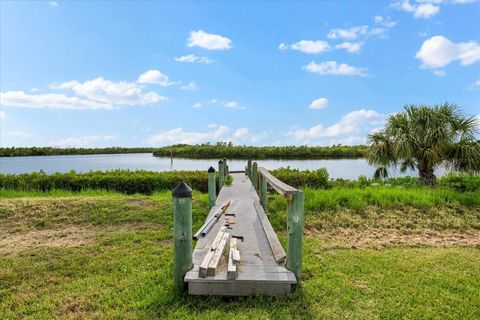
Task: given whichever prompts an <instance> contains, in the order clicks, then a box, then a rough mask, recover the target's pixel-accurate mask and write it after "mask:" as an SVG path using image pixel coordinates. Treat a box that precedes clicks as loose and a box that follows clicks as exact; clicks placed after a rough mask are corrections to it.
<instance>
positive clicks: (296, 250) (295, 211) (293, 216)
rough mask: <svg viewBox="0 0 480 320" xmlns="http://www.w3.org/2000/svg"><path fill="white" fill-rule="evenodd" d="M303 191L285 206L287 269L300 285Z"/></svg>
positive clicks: (296, 194)
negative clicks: (286, 215)
mask: <svg viewBox="0 0 480 320" xmlns="http://www.w3.org/2000/svg"><path fill="white" fill-rule="evenodd" d="M303 202H304V196H303V191H301V190H299V191H298V192H297V193H295V194H294V195H293V198H292V199H290V200H289V201H288V206H287V214H288V217H287V219H288V220H287V231H288V240H287V269H288V270H290V271H292V272H293V273H295V276H296V277H297V283H298V284H300V277H301V275H302V253H303V212H304V207H303V206H304V203H303Z"/></svg>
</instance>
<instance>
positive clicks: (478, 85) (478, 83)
mask: <svg viewBox="0 0 480 320" xmlns="http://www.w3.org/2000/svg"><path fill="white" fill-rule="evenodd" d="M468 89H470V90H476V89H480V79H478V80H477V81H475V82H474V83H472V84H471V85H470V86H469V87H468ZM0 115H1V114H0ZM0 118H1V117H0ZM479 119H480V118H479Z"/></svg>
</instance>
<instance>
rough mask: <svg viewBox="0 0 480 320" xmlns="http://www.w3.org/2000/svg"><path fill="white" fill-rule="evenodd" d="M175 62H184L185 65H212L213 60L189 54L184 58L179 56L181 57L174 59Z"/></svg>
mask: <svg viewBox="0 0 480 320" xmlns="http://www.w3.org/2000/svg"><path fill="white" fill-rule="evenodd" d="M175 61H177V62H186V63H205V64H209V63H213V60H211V59H210V58H208V57H199V56H196V55H194V54H189V55H186V56H181V57H175Z"/></svg>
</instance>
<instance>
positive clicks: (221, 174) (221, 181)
mask: <svg viewBox="0 0 480 320" xmlns="http://www.w3.org/2000/svg"><path fill="white" fill-rule="evenodd" d="M224 184H225V166H224V163H223V161H222V160H220V161H218V189H219V190H220V189H222V187H223V185H224Z"/></svg>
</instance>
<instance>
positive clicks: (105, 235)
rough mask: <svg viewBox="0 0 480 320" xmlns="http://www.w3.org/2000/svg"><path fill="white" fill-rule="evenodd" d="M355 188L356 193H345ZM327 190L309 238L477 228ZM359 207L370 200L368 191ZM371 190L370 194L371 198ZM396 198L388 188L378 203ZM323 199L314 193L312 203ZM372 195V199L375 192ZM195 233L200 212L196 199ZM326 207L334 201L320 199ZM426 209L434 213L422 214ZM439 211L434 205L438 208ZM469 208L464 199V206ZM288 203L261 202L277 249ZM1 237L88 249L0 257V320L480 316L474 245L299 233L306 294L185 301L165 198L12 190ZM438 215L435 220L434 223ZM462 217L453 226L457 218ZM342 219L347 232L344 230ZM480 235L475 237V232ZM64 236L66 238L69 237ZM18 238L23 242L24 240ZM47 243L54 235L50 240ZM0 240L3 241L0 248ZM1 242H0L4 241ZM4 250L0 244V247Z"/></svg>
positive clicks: (474, 210)
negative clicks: (353, 241) (340, 243)
mask: <svg viewBox="0 0 480 320" xmlns="http://www.w3.org/2000/svg"><path fill="white" fill-rule="evenodd" d="M353 191H354V190H353ZM329 192H333V190H327V191H325V190H321V191H314V190H307V192H306V194H307V195H308V197H306V206H307V208H306V213H305V218H306V225H305V227H306V230H307V231H308V230H310V229H311V228H318V227H319V226H323V229H320V230H321V231H323V230H330V231H335V230H337V229H339V228H347V227H348V228H350V230H361V229H368V228H372V227H375V226H378V225H385V226H387V225H390V224H391V223H392V221H397V224H392V225H391V227H392V228H397V229H401V228H408V226H411V227H412V228H414V229H425V230H427V229H430V228H432V227H434V226H435V224H440V222H439V221H443V222H441V225H442V226H443V227H445V228H446V230H459V229H456V226H457V225H458V224H459V223H460V224H463V226H464V228H465V230H470V231H471V230H477V231H478V223H479V222H478V221H479V220H480V216H478V212H479V207H478V206H477V205H467V204H465V205H461V204H459V203H460V202H458V201H457V202H453V204H452V206H451V207H450V202H435V201H436V200H435V201H434V200H432V199H434V198H435V196H431V197H430V198H428V197H429V196H426V197H427V200H425V201H423V202H413V203H414V204H415V205H416V204H417V203H421V205H418V207H415V206H411V205H398V203H402V201H405V202H406V201H410V200H408V199H407V198H408V197H405V199H406V200H404V198H403V197H399V198H398V199H400V200H398V203H397V204H396V205H395V206H394V207H395V208H394V209H391V207H389V206H385V207H382V206H381V203H382V202H378V203H379V204H378V205H373V204H372V203H373V202H372V201H377V200H368V201H370V202H366V203H367V204H366V205H365V206H363V205H362V206H361V207H360V209H358V208H351V207H349V206H350V202H348V201H347V202H343V203H342V204H341V205H332V204H331V202H327V200H323V199H324V197H327V196H333V194H332V193H329ZM364 192H365V193H360V194H361V195H362V196H361V197H360V199H361V201H360V202H359V203H363V202H364V201H367V199H376V198H375V196H372V195H369V190H364ZM372 192H373V191H372ZM389 192H393V194H391V195H390V197H391V199H396V197H397V196H396V193H395V192H396V191H395V190H394V189H391V188H385V190H384V191H383V193H384V194H383V196H385V195H388V193H389ZM317 193H320V195H317ZM379 196H380V195H379ZM193 200H194V205H193V208H194V212H193V218H194V219H193V229H194V230H197V228H199V227H200V226H201V224H202V223H203V221H204V219H205V217H206V215H207V213H208V203H207V196H206V195H205V194H201V193H197V192H194V199H193ZM328 201H330V200H328ZM425 203H426V204H427V205H428V206H430V205H432V207H427V208H426V209H425V207H424V205H425ZM437 203H438V204H437ZM467 203H469V202H467ZM285 209H286V207H285V200H284V199H282V198H280V197H278V196H270V197H269V211H270V212H269V218H270V220H271V221H272V224H273V225H274V227H275V228H278V229H277V230H278V231H279V233H278V234H279V237H280V240H281V241H282V242H283V243H285V240H286V231H285V228H284V223H285V221H286V215H285ZM0 210H1V211H0V213H1V214H0V239H3V238H1V237H5V236H6V237H10V238H9V239H11V241H16V240H15V239H17V238H16V237H17V236H19V235H25V234H31V233H33V232H35V233H36V234H37V235H39V236H43V235H45V234H51V233H49V232H51V231H61V230H72V228H73V229H74V228H77V229H78V230H80V231H81V233H79V234H76V235H77V236H78V237H81V235H82V234H83V235H84V237H85V239H86V240H87V241H83V242H79V243H76V242H72V243H68V242H65V241H64V242H62V243H61V245H47V244H48V241H43V242H40V243H32V245H31V246H28V245H26V244H25V243H24V242H22V243H20V244H17V245H16V246H13V245H12V243H11V242H10V243H9V242H7V247H8V248H9V250H8V251H5V250H4V251H0V319H29V318H30V319H51V318H57V319H85V318H99V319H114V318H117V319H152V318H161V319H199V318H201V319H226V318H231V319H320V318H329V319H332V318H336V319H372V318H390V319H392V318H412V319H414V318H415V319H421V318H425V319H426V318H442V319H478V318H479V317H480V305H479V304H478V301H479V300H478V297H479V296H478V288H480V250H479V249H478V248H472V247H457V246H455V245H454V246H448V247H445V248H443V247H431V246H422V245H420V246H416V247H410V246H402V245H391V246H387V247H384V248H382V249H381V250H378V249H376V248H372V247H367V248H363V249H352V248H335V247H332V246H331V245H330V243H329V241H331V240H329V239H326V237H325V236H324V237H320V236H318V235H316V234H315V233H311V232H306V236H305V250H304V259H303V277H302V286H301V287H299V288H298V289H297V290H296V291H295V292H294V293H292V294H291V295H288V296H280V297H263V296H257V297H248V298H218V297H191V296H187V295H184V294H181V293H178V292H175V291H174V289H173V281H172V272H171V268H172V256H173V255H172V250H173V249H172V242H171V233H172V230H171V228H172V212H171V194H170V192H160V193H154V194H153V195H151V196H145V195H131V196H127V195H124V194H118V193H107V192H100V193H98V191H93V192H92V191H82V192H80V193H68V192H65V191H61V192H60V191H58V192H57V191H51V192H50V193H48V194H40V193H38V192H33V193H29V192H17V191H15V192H13V191H12V192H10V191H6V190H2V199H0ZM435 210H436V211H438V212H443V213H442V214H443V216H442V217H440V218H438V217H437V214H435ZM459 221H460V222H459ZM349 223H350V224H349ZM477 234H478V233H477ZM67 236H68V235H67ZM23 240H25V239H23ZM50 240H51V239H50ZM0 243H2V242H0ZM3 244H5V242H3ZM2 249H5V246H4V247H2V245H1V244H0V250H2Z"/></svg>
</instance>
